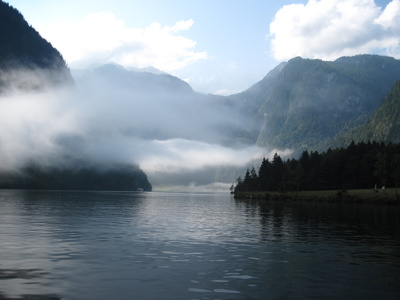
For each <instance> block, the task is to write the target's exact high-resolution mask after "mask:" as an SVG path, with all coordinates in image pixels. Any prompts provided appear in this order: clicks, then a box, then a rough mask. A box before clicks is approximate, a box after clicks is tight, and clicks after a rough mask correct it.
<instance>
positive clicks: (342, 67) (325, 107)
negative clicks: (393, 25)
mask: <svg viewBox="0 0 400 300" xmlns="http://www.w3.org/2000/svg"><path fill="white" fill-rule="evenodd" d="M271 78H272V80H271ZM399 78H400V61H399V60H396V59H394V58H390V57H383V56H377V55H358V56H354V57H342V58H339V59H338V60H336V61H333V62H327V61H321V60H312V59H302V58H299V57H297V58H294V59H292V60H290V61H289V62H287V63H286V64H283V65H279V66H278V67H277V68H276V69H274V70H273V71H271V72H270V74H268V75H267V76H266V77H265V78H264V79H263V80H262V81H260V82H259V83H257V84H256V85H254V86H253V87H251V88H250V89H248V90H247V91H245V92H243V93H241V94H238V95H235V96H232V97H231V98H232V99H235V100H236V101H239V102H241V103H252V104H249V105H248V106H249V107H251V109H249V110H248V111H244V112H245V113H248V114H249V115H248V118H249V119H253V120H254V119H256V120H257V121H258V122H260V123H261V127H260V129H259V132H258V136H257V144H258V145H260V146H264V147H267V148H269V149H273V148H280V149H284V148H290V149H293V150H294V151H295V153H297V154H299V153H301V151H303V150H306V149H307V150H318V151H323V150H326V149H327V148H328V147H329V146H331V144H332V142H333V139H334V138H335V137H337V136H341V135H343V134H344V133H345V132H347V131H349V130H352V129H353V128H355V127H356V126H359V125H362V124H364V123H365V122H366V121H367V120H368V118H369V117H370V116H371V115H372V113H373V112H374V111H375V109H377V108H378V107H379V106H380V104H381V102H382V100H383V98H384V97H385V95H386V94H387V93H388V92H389V91H390V89H391V87H392V86H393V84H394V83H395V82H396V80H398V79H399ZM254 90H256V91H257V93H254ZM253 104H254V106H252V105H253ZM257 105H259V106H258V108H257Z"/></svg>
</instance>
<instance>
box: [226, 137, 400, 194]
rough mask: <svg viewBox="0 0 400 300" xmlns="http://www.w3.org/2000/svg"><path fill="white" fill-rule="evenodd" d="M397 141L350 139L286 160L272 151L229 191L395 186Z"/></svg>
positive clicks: (399, 170) (399, 156) (399, 166)
mask: <svg viewBox="0 0 400 300" xmlns="http://www.w3.org/2000/svg"><path fill="white" fill-rule="evenodd" d="M399 181H400V144H393V143H389V144H387V145H386V144H384V143H377V142H368V143H365V142H360V143H358V144H355V143H354V142H352V143H351V144H350V145H349V146H348V147H347V148H338V149H334V150H332V149H330V148H329V149H328V150H327V151H326V152H322V153H318V152H317V151H311V152H308V151H304V152H303V153H302V154H301V155H300V157H299V159H288V160H286V161H284V160H282V158H281V157H280V156H279V155H278V154H275V155H274V157H273V159H272V160H271V161H270V160H269V159H266V158H264V159H263V160H262V162H261V165H260V167H259V169H258V172H257V171H256V169H255V168H254V167H253V168H252V169H251V170H249V169H247V171H246V173H245V175H244V177H243V178H242V177H239V178H238V179H237V184H236V186H233V185H232V187H231V190H232V191H235V192H242V191H281V192H285V191H306V190H335V189H366V188H375V186H376V187H377V188H381V187H383V186H385V187H396V188H397V187H398V185H399Z"/></svg>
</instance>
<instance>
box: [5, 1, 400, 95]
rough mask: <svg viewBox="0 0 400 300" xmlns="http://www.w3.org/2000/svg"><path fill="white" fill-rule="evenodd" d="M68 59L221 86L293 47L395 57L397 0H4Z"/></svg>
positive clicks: (318, 53)
mask: <svg viewBox="0 0 400 300" xmlns="http://www.w3.org/2000/svg"><path fill="white" fill-rule="evenodd" d="M8 2H9V3H10V4H11V5H12V6H14V7H15V8H17V9H18V10H19V11H20V12H21V13H22V14H23V15H24V16H25V19H26V20H27V21H28V23H29V24H31V25H32V26H33V27H34V28H35V29H36V30H38V31H39V33H40V34H41V35H42V36H43V37H44V38H46V39H47V40H48V41H50V42H51V43H52V44H53V46H55V47H56V48H57V49H58V50H59V51H60V52H61V53H62V55H63V56H64V58H65V59H66V60H67V63H68V64H69V66H70V67H71V68H84V67H88V66H91V65H96V64H102V63H108V62H115V63H119V64H121V65H123V66H125V67H129V66H133V67H146V66H149V65H151V66H154V67H156V68H158V69H161V70H163V71H166V72H168V73H170V74H173V75H176V76H178V77H179V78H181V79H184V80H186V81H188V82H189V84H190V85H191V86H192V87H193V88H194V89H195V90H196V91H199V92H204V93H217V94H229V93H234V92H239V91H242V90H244V89H246V88H248V87H250V86H251V85H252V84H254V83H256V82H257V81H259V80H261V79H262V78H263V77H264V76H265V75H266V74H267V73H268V72H269V71H270V70H271V69H272V68H274V67H275V66H276V65H278V64H279V63H280V62H281V61H287V60H289V59H290V58H292V57H295V56H302V57H308V58H321V59H325V60H333V59H335V58H337V57H340V56H343V55H355V54H361V53H377V54H383V55H390V56H394V57H396V58H400V0H260V1H255V0H246V1H243V0H234V1H232V0H201V1H200V0H196V1H194V0H168V1H166V0H146V1H142V0H141V1H135V0H134V1H132V0H112V1H109V0H103V1H98V0H97V1H96V0H70V1H54V0H35V1H32V0H10V1H8Z"/></svg>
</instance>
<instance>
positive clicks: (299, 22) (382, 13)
mask: <svg viewBox="0 0 400 300" xmlns="http://www.w3.org/2000/svg"><path fill="white" fill-rule="evenodd" d="M270 38H271V53H272V55H273V57H274V58H275V59H276V60H279V61H280V60H287V59H290V58H293V57H295V56H302V57H308V58H321V59H326V60H332V59H336V58H338V57H340V56H345V55H355V54H361V53H376V54H382V55H389V56H394V57H397V58H400V51H399V50H400V0H393V1H391V2H390V3H389V4H388V5H387V6H386V8H384V9H383V8H380V7H378V6H377V5H376V4H375V2H374V0H309V1H308V3H307V4H305V5H303V4H293V5H286V6H283V7H282V8H281V9H280V10H279V11H278V12H277V13H276V15H275V18H274V20H273V22H272V23H271V24H270Z"/></svg>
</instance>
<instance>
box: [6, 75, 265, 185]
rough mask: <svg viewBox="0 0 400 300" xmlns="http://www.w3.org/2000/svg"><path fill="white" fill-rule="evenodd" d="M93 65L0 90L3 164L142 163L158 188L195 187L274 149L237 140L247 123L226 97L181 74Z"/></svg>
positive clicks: (8, 166) (222, 177)
mask: <svg viewBox="0 0 400 300" xmlns="http://www.w3.org/2000/svg"><path fill="white" fill-rule="evenodd" d="M125 71H126V70H125ZM125 71H123V72H125ZM91 72H92V73H88V74H89V75H87V76H83V77H81V78H80V79H78V80H77V81H76V84H75V85H73V86H69V87H65V88H54V89H47V90H46V91H43V90H42V91H40V92H38V91H34V92H26V91H24V92H21V91H16V90H13V91H11V92H8V93H3V95H2V96H0V157H1V158H2V164H1V165H0V171H2V172H5V171H15V170H19V169H21V168H22V167H23V166H25V165H26V164H29V163H32V162H34V163H36V164H39V165H42V166H51V167H54V166H57V167H69V168H70V167H72V166H74V167H79V165H81V164H89V165H95V166H103V167H107V166H111V165H115V164H138V165H139V166H140V167H141V168H142V169H143V170H144V171H145V172H146V174H147V175H148V177H149V180H150V182H151V183H152V184H153V186H154V187H155V188H157V186H164V187H165V186H170V185H181V186H182V185H183V186H186V185H189V186H191V187H192V188H193V186H196V185H207V184H211V183H213V182H215V181H225V182H232V178H237V172H239V174H241V173H242V172H243V168H244V167H245V166H248V165H249V164H252V163H254V162H259V160H261V158H262V157H263V156H265V155H268V154H267V153H266V151H265V149H260V148H258V147H257V146H255V145H237V143H236V144H235V137H234V136H232V134H231V132H233V131H234V130H241V131H242V132H245V130H246V129H245V128H241V127H242V124H243V119H242V117H241V114H240V111H238V110H237V109H236V108H235V106H234V105H230V104H229V103H227V102H226V99H223V98H217V97H216V98H212V97H211V98H210V97H207V96H205V95H201V94H198V93H195V92H193V91H191V90H190V89H188V88H182V87H183V86H184V84H185V83H183V82H182V86H174V85H172V84H171V85H169V83H168V82H167V84H164V83H163V84H162V85H161V86H160V84H159V83H154V82H152V80H154V79H158V77H155V76H169V75H152V76H148V75H145V76H148V78H147V79H146V80H144V81H143V84H142V85H141V86H136V87H135V86H133V85H132V84H131V82H130V81H129V78H128V77H126V78H125V77H124V76H121V77H118V78H116V77H115V76H112V77H111V78H110V76H109V75H110V74H108V73H106V74H100V75H98V74H97V73H96V74H97V75H95V76H93V74H94V73H93V71H91ZM129 73H130V74H133V73H132V72H129ZM112 75H115V74H112ZM127 75H129V74H127ZM18 76H19V77H21V76H26V78H31V77H32V73H29V74H28V73H22V72H21V73H20V74H19V75H18ZM135 76H137V74H135ZM166 78H167V77H166ZM167 79H168V80H175V79H174V78H167ZM176 80H178V79H176ZM173 84H176V83H175V82H173ZM177 84H178V85H179V84H180V83H179V82H178V83H177ZM169 86H171V89H169ZM77 162H79V164H78V166H77ZM235 168H236V169H235ZM227 169H229V171H227V172H225V173H226V174H223V175H221V173H224V171H221V170H227ZM235 170H236V171H235ZM216 173H220V176H218V175H216ZM227 174H228V175H227Z"/></svg>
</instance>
